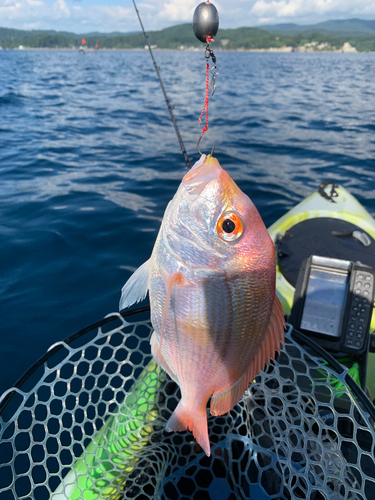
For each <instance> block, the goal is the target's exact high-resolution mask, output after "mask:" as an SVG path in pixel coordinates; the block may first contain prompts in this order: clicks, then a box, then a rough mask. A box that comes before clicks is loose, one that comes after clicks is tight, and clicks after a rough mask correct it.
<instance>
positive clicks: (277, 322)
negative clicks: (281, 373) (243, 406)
mask: <svg viewBox="0 0 375 500" xmlns="http://www.w3.org/2000/svg"><path fill="white" fill-rule="evenodd" d="M284 327H285V320H284V311H283V308H282V306H281V304H280V301H279V299H278V298H277V296H276V294H275V299H274V303H273V308H272V314H271V320H270V323H269V325H268V329H267V332H266V335H265V336H264V339H263V342H262V344H261V345H260V347H259V349H258V351H257V352H256V354H255V356H254V357H253V358H252V360H251V362H250V365H249V367H248V369H247V370H246V371H245V373H244V374H243V375H242V376H241V377H240V378H239V379H238V380H237V381H236V382H235V383H234V384H233V385H232V386H231V387H229V388H228V389H227V390H225V391H222V392H219V393H214V394H213V395H212V397H211V403H210V412H211V414H212V415H224V413H227V412H228V411H230V410H231V409H232V408H233V407H234V406H235V405H236V404H237V403H238V402H239V401H240V399H241V398H242V396H243V394H244V392H245V391H246V389H247V388H248V387H249V384H250V382H252V381H253V380H254V378H255V375H256V374H257V373H258V372H259V370H261V369H262V368H264V365H265V364H266V363H269V362H270V360H271V358H273V357H274V356H275V352H280V343H282V344H284Z"/></svg>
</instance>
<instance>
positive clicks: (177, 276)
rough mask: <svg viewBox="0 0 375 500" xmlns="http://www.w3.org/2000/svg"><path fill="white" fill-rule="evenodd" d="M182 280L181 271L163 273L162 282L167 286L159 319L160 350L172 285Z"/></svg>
mask: <svg viewBox="0 0 375 500" xmlns="http://www.w3.org/2000/svg"><path fill="white" fill-rule="evenodd" d="M182 280H183V277H182V274H181V273H173V274H165V275H164V282H165V286H166V287H167V294H166V296H165V302H164V308H163V316H162V319H161V330H160V350H161V348H162V345H163V334H164V328H165V323H166V321H167V317H168V313H169V305H170V303H171V293H172V290H173V287H174V285H175V284H176V283H177V282H178V281H182ZM176 333H177V332H176Z"/></svg>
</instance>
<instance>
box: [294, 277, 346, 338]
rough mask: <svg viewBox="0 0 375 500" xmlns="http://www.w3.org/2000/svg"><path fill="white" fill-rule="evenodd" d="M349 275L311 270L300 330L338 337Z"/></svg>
mask: <svg viewBox="0 0 375 500" xmlns="http://www.w3.org/2000/svg"><path fill="white" fill-rule="evenodd" d="M348 280H349V275H347V274H342V273H335V272H334V271H325V270H321V269H314V268H312V269H311V272H310V277H309V282H308V285H307V291H306V298H305V304H304V309H303V314H302V320H301V328H303V329H305V330H309V331H312V332H317V333H323V334H326V335H330V336H331V337H339V336H340V326H341V319H342V315H343V314H342V313H343V310H344V305H345V298H346V291H347V288H348Z"/></svg>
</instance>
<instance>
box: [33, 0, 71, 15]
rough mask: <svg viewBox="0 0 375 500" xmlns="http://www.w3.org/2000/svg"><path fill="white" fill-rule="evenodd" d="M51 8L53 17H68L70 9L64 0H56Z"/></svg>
mask: <svg viewBox="0 0 375 500" xmlns="http://www.w3.org/2000/svg"><path fill="white" fill-rule="evenodd" d="M29 1H30V0H29ZM33 1H34V0H33ZM52 9H53V12H54V15H55V19H61V18H66V19H69V17H70V10H69V8H68V6H67V5H66V3H65V2H64V0H57V1H56V2H55V3H54V4H53V6H52Z"/></svg>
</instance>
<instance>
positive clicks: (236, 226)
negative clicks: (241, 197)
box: [216, 212, 243, 241]
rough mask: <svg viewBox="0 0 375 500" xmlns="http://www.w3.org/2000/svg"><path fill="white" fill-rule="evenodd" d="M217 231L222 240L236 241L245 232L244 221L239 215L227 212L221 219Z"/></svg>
mask: <svg viewBox="0 0 375 500" xmlns="http://www.w3.org/2000/svg"><path fill="white" fill-rule="evenodd" d="M216 231H217V234H218V235H219V236H220V238H221V239H222V240H224V241H235V240H237V239H238V238H239V237H240V236H241V234H242V232H243V224H242V220H241V219H240V217H239V216H238V215H237V214H235V213H233V212H226V213H224V214H222V215H221V217H220V218H219V220H218V223H217V226H216Z"/></svg>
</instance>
